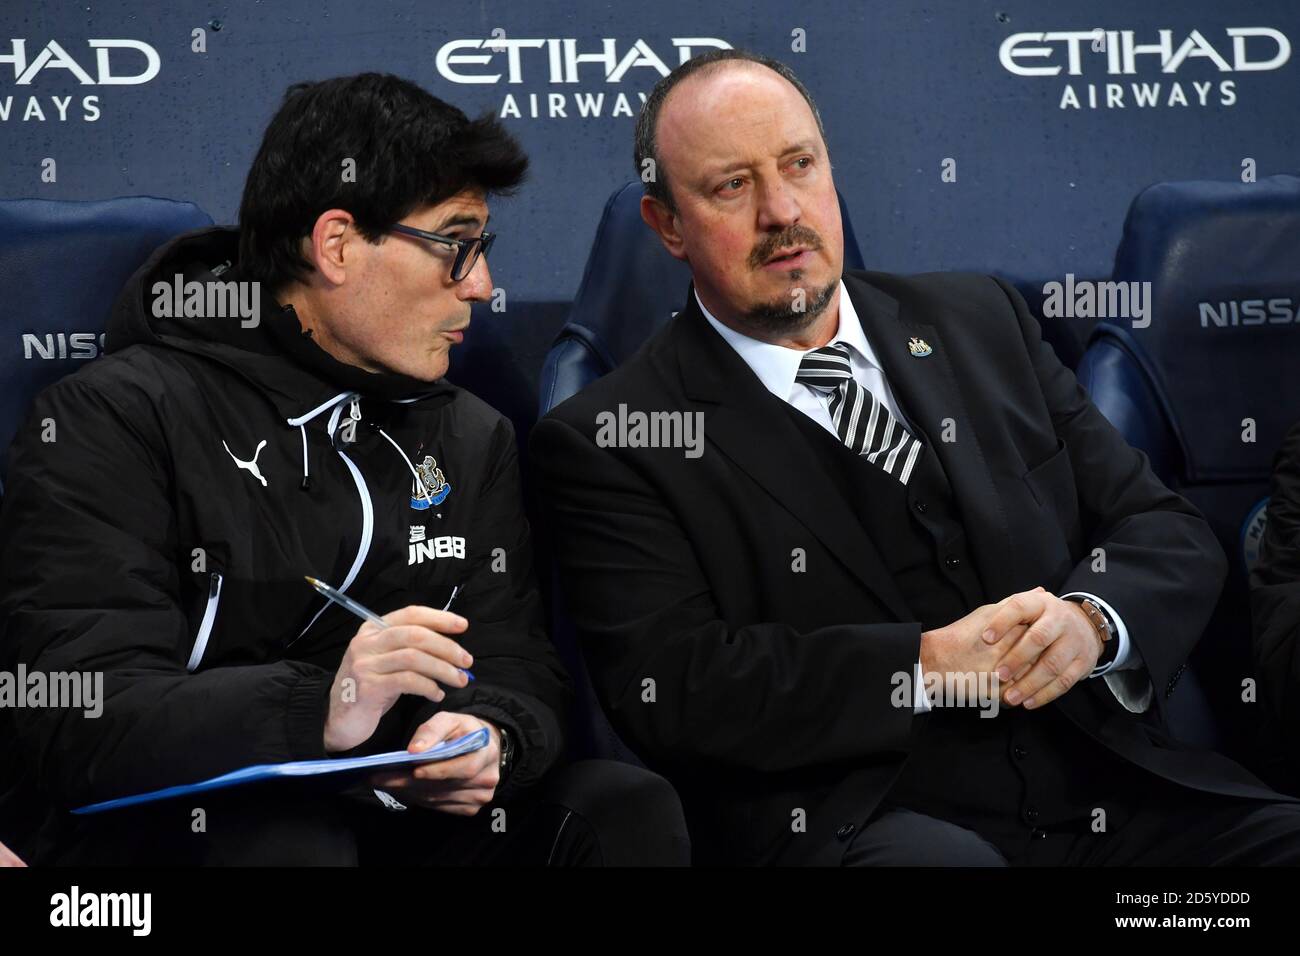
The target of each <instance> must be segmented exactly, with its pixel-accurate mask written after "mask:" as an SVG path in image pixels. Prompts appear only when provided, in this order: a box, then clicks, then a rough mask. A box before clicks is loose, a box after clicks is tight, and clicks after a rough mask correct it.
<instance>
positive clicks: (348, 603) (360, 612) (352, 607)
mask: <svg viewBox="0 0 1300 956" xmlns="http://www.w3.org/2000/svg"><path fill="white" fill-rule="evenodd" d="M303 577H305V578H306V579H307V583H308V584H310V585H311V586H312V587H314V588H315V589H316V590H317V591H319V592H320V593H321V594H322V595H323V596H325V597H327V598H329V599H330V600H331V601H333V602H334V603H335V604H337V605H338V606H339V607H341V608H344V609H345V610H348V611H351V612H352V613H353V614H355V615H356V616H357V617H359V618H361V619H362V620H366V621H370V622H371V623H373V624H376V625H378V626H379V627H391V626H392V625H390V624H389V623H388V622H387V621H385V620H384V619H383V618H382V617H380V616H379V615H378V614H376V613H375V612H374V611H372V610H370V608H368V607H366V606H365V605H363V604H358V603H357V602H356V601H354V600H352V598H350V597H348V596H347V595H346V594H344V593H343V592H342V591H339V590H336V589H334V588H332V587H330V586H329V585H328V584H326V583H325V582H324V581H321V580H318V579H317V578H313V577H312V576H311V575H310V574H304V575H303ZM459 590H460V586H459V585H457V586H456V587H454V588H452V589H451V597H450V598H448V599H447V603H446V604H445V605H443V608H442V609H443V610H444V611H445V610H447V608H449V607H451V602H452V599H453V598H455V597H456V592H457V591H459ZM456 670H458V671H460V672H461V673H462V674H464V675H465V676H466V677H468V678H469V679H470V680H473V679H474V675H473V674H472V673H470V672H469V671H467V670H465V668H463V667H457V668H456Z"/></svg>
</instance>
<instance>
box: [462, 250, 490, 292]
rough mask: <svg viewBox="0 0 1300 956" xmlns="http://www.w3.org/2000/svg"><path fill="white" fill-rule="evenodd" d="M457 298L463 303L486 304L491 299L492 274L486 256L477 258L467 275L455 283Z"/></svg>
mask: <svg viewBox="0 0 1300 956" xmlns="http://www.w3.org/2000/svg"><path fill="white" fill-rule="evenodd" d="M456 286H457V288H456V294H457V297H458V298H460V299H461V300H462V301H465V302H487V301H488V300H489V299H491V298H492V272H491V270H489V269H488V261H487V256H479V257H478V261H477V262H475V263H474V268H472V269H470V270H469V275H467V276H465V278H463V279H461V280H460V282H458V283H456Z"/></svg>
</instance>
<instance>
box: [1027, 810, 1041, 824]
mask: <svg viewBox="0 0 1300 956" xmlns="http://www.w3.org/2000/svg"><path fill="white" fill-rule="evenodd" d="M1025 820H1026V821H1027V822H1029V823H1037V822H1038V811H1037V810H1035V809H1034V808H1033V807H1030V808H1029V809H1028V810H1026V811H1025Z"/></svg>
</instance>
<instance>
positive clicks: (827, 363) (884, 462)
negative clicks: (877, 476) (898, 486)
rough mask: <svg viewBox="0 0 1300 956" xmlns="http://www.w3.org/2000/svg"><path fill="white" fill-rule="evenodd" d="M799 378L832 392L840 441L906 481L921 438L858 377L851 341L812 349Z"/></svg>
mask: <svg viewBox="0 0 1300 956" xmlns="http://www.w3.org/2000/svg"><path fill="white" fill-rule="evenodd" d="M794 380H795V381H796V382H798V383H799V384H800V385H807V386H809V387H810V388H815V389H817V390H818V391H821V392H828V393H829V394H830V397H831V401H830V413H831V421H832V422H833V423H834V424H835V433H836V434H837V435H839V436H840V441H842V442H844V444H845V445H847V446H848V447H849V448H850V449H851V450H852V451H853V452H854V453H855V454H858V455H866V456H867V461H869V462H871V463H872V464H875V465H879V466H880V467H881V468H883V469H884V470H885V473H886V474H889V475H893V476H894V477H895V478H897V479H898V480H899V481H901V482H902V483H903V484H907V481H908V479H909V478H911V477H912V469H913V468H914V467H915V466H916V460H917V458H919V457H920V455H921V442H920V441H918V440H917V439H915V438H913V437H912V436H911V434H910V433H909V432H908V431H907V429H905V428H904V427H903V426H902V424H901V423H900V422H898V421H896V420H895V419H894V416H893V415H891V414H889V409H887V408H885V406H884V405H883V404H882V403H881V402H880V401H879V400H878V399H877V398H876V396H875V395H873V394H871V392H870V391H869V390H867V389H865V388H863V387H862V386H861V385H859V384H858V383H857V382H856V381H854V379H853V368H852V365H851V364H850V361H849V347H848V346H847V345H845V344H844V343H842V342H836V343H834V344H833V345H827V346H825V347H824V348H820V349H813V350H812V351H811V352H808V353H807V354H806V355H804V357H803V361H802V362H800V363H799V372H798V374H797V375H795V377H794Z"/></svg>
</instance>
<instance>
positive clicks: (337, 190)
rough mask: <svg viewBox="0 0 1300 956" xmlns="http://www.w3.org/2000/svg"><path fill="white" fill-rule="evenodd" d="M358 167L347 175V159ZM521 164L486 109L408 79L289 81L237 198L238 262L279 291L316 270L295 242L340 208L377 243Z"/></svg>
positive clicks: (367, 76) (520, 174) (500, 181)
mask: <svg viewBox="0 0 1300 956" xmlns="http://www.w3.org/2000/svg"><path fill="white" fill-rule="evenodd" d="M348 159H351V160H353V161H354V162H355V176H347V177H346V178H345V176H344V172H345V166H344V161H345V160H348ZM527 170H528V157H527V156H526V155H525V154H524V152H523V150H522V149H521V148H520V146H519V143H518V142H516V140H515V139H514V137H512V136H511V135H510V133H509V132H507V131H506V129H505V128H504V127H503V126H502V125H501V123H500V122H499V121H498V120H497V119H496V118H495V117H493V116H492V115H491V114H490V113H489V114H486V115H484V116H482V117H480V118H479V119H476V120H472V121H471V120H470V119H469V118H468V117H467V116H466V115H465V114H464V113H463V112H461V111H460V110H458V109H457V108H456V107H454V106H452V105H450V104H449V103H445V102H443V101H442V100H440V99H438V98H437V97H436V96H434V95H432V94H431V93H429V92H427V91H425V90H423V89H421V88H420V87H418V86H416V85H415V84H414V83H411V82H409V81H407V80H403V79H401V78H400V77H397V76H391V75H388V74H380V73H362V74H359V75H357V76H341V77H336V78H334V79H330V80H322V81H320V82H318V83H296V84H294V85H293V86H291V87H289V89H288V91H287V92H286V93H285V96H284V102H283V103H282V104H281V105H280V109H279V111H278V112H277V113H276V114H275V116H274V117H273V118H272V119H271V122H270V124H269V125H268V126H267V128H266V133H265V134H264V135H263V137H262V145H261V147H260V148H259V149H258V151H257V156H256V158H255V159H254V160H253V165H252V168H251V169H249V171H248V180H247V181H246V182H245V184H244V196H243V199H242V200H241V201H240V204H239V258H240V264H241V267H242V269H244V270H245V274H246V275H247V276H248V278H250V279H256V280H259V281H261V282H262V283H263V284H265V285H266V286H267V288H268V289H269V290H270V291H271V292H272V293H274V292H275V291H277V290H279V289H280V288H282V287H283V286H284V285H285V283H287V282H289V281H290V280H293V279H298V278H302V277H304V276H306V275H309V274H310V273H311V272H312V266H311V264H310V263H309V262H308V261H307V260H306V259H304V258H303V255H302V251H301V240H302V238H303V237H304V236H307V235H310V234H311V230H312V227H313V226H314V225H315V223H316V219H317V218H318V217H319V216H320V214H321V213H323V212H324V211H325V210H327V209H346V210H347V211H348V212H350V213H352V215H353V217H354V218H355V219H356V223H357V230H358V231H359V232H360V233H361V235H362V236H364V237H365V238H366V239H367V240H369V241H371V242H374V241H377V240H378V239H379V237H380V236H381V235H382V234H383V233H384V231H385V230H387V229H388V227H390V226H392V225H393V224H394V223H396V222H397V221H398V220H400V219H401V218H402V217H403V216H406V215H409V214H410V213H411V212H413V211H415V210H416V209H421V208H424V207H426V206H431V205H436V204H437V203H440V202H442V201H444V200H446V199H449V198H451V197H452V196H454V195H456V194H457V193H458V192H460V191H461V190H462V189H465V188H466V187H468V186H473V187H478V188H481V189H483V190H484V192H485V193H488V194H492V193H497V194H502V195H508V194H510V193H511V192H512V191H513V190H514V189H515V188H516V187H517V186H518V185H519V184H520V183H522V182H523V179H524V176H525V174H526V172H527Z"/></svg>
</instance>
